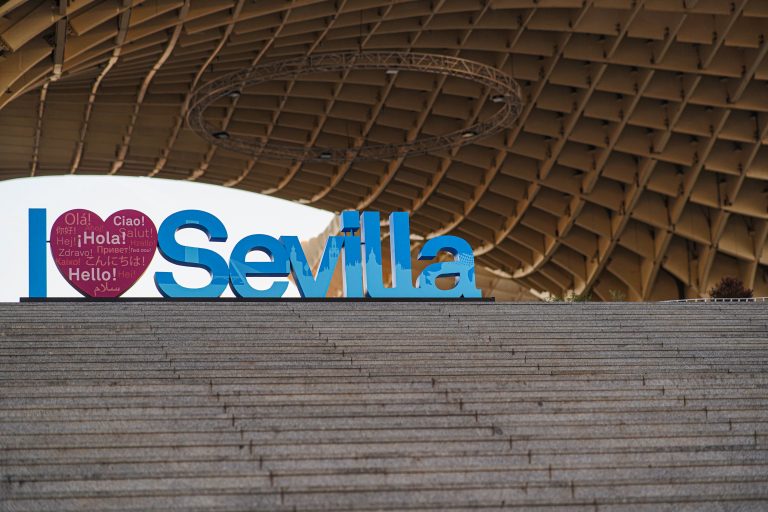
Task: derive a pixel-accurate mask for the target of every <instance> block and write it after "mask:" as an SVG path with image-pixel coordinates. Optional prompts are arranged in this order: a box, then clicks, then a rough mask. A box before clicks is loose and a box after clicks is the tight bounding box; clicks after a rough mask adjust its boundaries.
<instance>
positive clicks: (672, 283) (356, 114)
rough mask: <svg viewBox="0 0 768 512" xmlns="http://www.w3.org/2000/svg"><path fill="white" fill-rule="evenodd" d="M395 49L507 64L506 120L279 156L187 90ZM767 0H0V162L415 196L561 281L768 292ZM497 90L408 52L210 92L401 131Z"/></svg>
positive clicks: (349, 128) (264, 107)
mask: <svg viewBox="0 0 768 512" xmlns="http://www.w3.org/2000/svg"><path fill="white" fill-rule="evenodd" d="M360 50H362V51H373V50H401V51H408V50H412V51H419V52H431V53H441V54H446V55H451V56H459V57H462V58H466V59H471V60H474V61H478V62H482V63H485V64H490V65H493V66H495V67H497V68H498V69H500V70H503V71H504V72H505V73H508V74H510V75H512V76H513V77H514V78H515V79H516V80H517V82H518V83H519V85H520V86H521V87H522V89H523V96H524V99H525V107H524V109H523V113H522V115H521V116H520V119H519V122H518V123H517V125H516V126H514V127H512V128H509V129H507V130H505V131H504V132H503V133H501V134H498V135H494V136H492V137H489V138H487V139H483V140H481V141H479V142H476V143H473V144H470V145H467V146H464V147H462V148H460V149H457V150H454V151H448V152H445V153H443V154H431V155H427V156H417V157H412V158H406V159H397V160H394V161H361V162H353V163H351V164H349V163H344V164H338V165H337V164H332V163H324V162H307V163H293V164H292V163H291V162H286V163H282V164H281V163H279V162H278V163H275V162H264V161H259V160H258V159H256V158H249V157H244V156H240V155H238V154H235V153H228V152H226V151H223V150H220V149H216V148H214V147H211V146H208V145H207V144H206V143H205V142H204V141H202V140H201V139H200V138H198V137H197V136H196V135H195V134H194V133H193V132H192V131H191V130H189V129H188V128H187V126H186V125H185V123H184V115H185V110H186V101H187V100H188V99H189V98H190V93H191V91H192V90H193V89H194V88H196V87H198V86H200V85H202V84H204V83H206V82H208V81H209V80H212V79H214V78H216V77H219V76H222V75H224V74H226V73H229V72H232V71H234V70H237V69H239V68H242V67H245V66H251V65H254V64H258V63H264V62H270V61H272V60H275V59H285V58H293V57H297V56H302V55H308V54H310V55H311V54H319V53H326V52H341V51H345V52H346V51H360ZM766 53H768V1H766V0H408V1H392V2H388V1H384V0H335V1H328V0H320V1H318V0H296V1H285V0H258V1H246V0H143V1H142V0H60V1H52V0H29V1H23V0H5V1H4V2H2V1H0V178H4V179H8V178H17V177H23V176H40V175H51V174H66V173H73V174H118V175H132V176H156V177H159V178H173V179H187V180H196V181H200V182H205V183H214V184H219V185H224V186H227V187H237V188H241V189H246V190H252V191H256V192H262V193H267V194H274V195H277V196H279V197H283V198H286V199H290V200H294V201H301V202H305V203H309V204H313V205H315V206H317V207H320V208H325V209H329V210H341V209H347V208H358V209H364V208H372V209H378V210H382V211H385V212H386V211H390V210H409V211H411V212H413V215H412V228H413V230H414V232H416V233H418V234H420V235H423V236H426V237H429V236H434V235H438V234H443V233H448V232H452V233H455V234H457V235H459V236H462V237H465V238H466V239H467V240H468V241H469V242H470V243H471V244H472V245H473V246H474V247H476V248H477V254H478V262H479V263H480V264H481V265H483V266H485V267H488V268H490V269H492V270H493V271H494V272H496V273H497V274H498V275H502V276H511V277H514V278H516V279H517V280H518V281H519V282H521V283H522V284H524V285H526V286H529V287H532V288H535V289H538V290H546V291H550V292H552V293H556V294H561V293H563V291H564V290H570V289H573V290H576V291H583V290H589V291H591V292H592V294H593V296H594V297H595V298H602V299H610V298H611V297H612V296H624V297H627V298H629V299H657V298H677V297H680V296H683V295H687V296H698V295H700V294H704V293H706V290H707V288H708V287H710V286H711V285H712V283H713V282H714V281H716V280H717V279H719V278H720V277H721V276H724V275H733V276H738V277H741V278H742V279H743V280H744V281H745V282H746V284H747V285H748V286H752V287H754V288H755V289H756V293H758V294H762V295H768V251H766V250H765V247H766V237H768V149H766V147H765V146H764V142H765V141H766V140H768V59H766ZM492 111H493V102H492V101H491V98H489V94H488V91H487V90H484V89H483V87H482V86H480V85H477V84H473V83H471V82H467V81H462V80H458V79H454V78H448V77H439V76H435V75H431V74H420V73H418V72H400V73H385V72H381V71H352V72H349V73H345V74H326V75H322V74H321V75H317V76H312V77H307V76H303V77H301V78H300V79H297V80H291V81H275V82H272V83H269V84H263V85H262V86H260V87H258V88H255V89H252V90H245V91H243V94H241V95H233V97H231V98H227V99H226V100H225V101H223V102H220V103H218V104H217V105H215V106H214V107H212V108H211V109H209V111H208V112H209V114H210V116H211V117H210V118H209V119H210V120H212V121H215V122H217V123H220V125H221V126H222V129H225V130H228V131H232V132H234V133H250V134H259V135H261V136H263V137H265V138H267V139H269V140H274V141H283V142H290V143H297V142H298V143H304V144H307V145H314V144H324V145H333V146H339V145H340V146H344V145H348V146H350V147H354V146H355V145H359V144H362V143H364V142H373V143H377V142H378V143H398V142H402V141H408V140H412V139H415V138H416V137H419V136H421V135H430V134H439V133H441V132H447V131H452V130H455V129H460V128H461V127H462V126H468V125H470V124H472V123H474V122H476V121H477V120H478V119H482V118H483V116H487V115H488V113H489V112H492Z"/></svg>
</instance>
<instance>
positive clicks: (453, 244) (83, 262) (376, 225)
mask: <svg viewBox="0 0 768 512" xmlns="http://www.w3.org/2000/svg"><path fill="white" fill-rule="evenodd" d="M340 220H341V223H340V225H341V228H340V231H341V233H340V234H339V235H337V236H330V237H328V239H327V240H326V243H325V248H324V250H323V254H322V257H321V260H320V263H319V265H318V268H317V271H316V272H313V271H312V268H311V267H310V265H309V263H308V262H307V258H306V255H305V254H304V250H303V248H302V246H301V243H300V241H299V239H298V238H297V237H295V236H281V237H280V238H275V237H272V236H269V235H264V234H254V235H248V236H246V237H244V238H242V239H241V240H240V241H238V242H237V244H236V245H235V247H234V249H233V250H232V253H231V254H230V257H229V261H227V260H226V259H225V258H224V257H222V256H221V255H220V254H219V253H218V252H216V251H215V250H213V249H212V248H205V247H189V246H186V245H182V244H181V243H179V242H178V241H177V240H176V233H178V232H179V231H181V230H185V229H196V230H199V231H202V232H203V233H204V234H205V235H206V236H207V238H208V240H209V241H210V242H211V243H212V245H213V246H215V244H216V243H221V242H225V241H227V239H228V233H227V229H226V227H225V226H224V224H223V223H222V222H221V221H220V220H219V219H218V218H217V217H216V216H214V215H212V214H210V213H207V212H204V211H201V210H185V211H180V212H177V213H174V214H172V215H170V216H169V217H167V218H166V219H165V220H164V221H163V223H162V224H161V225H160V228H159V229H158V230H157V231H155V227H154V224H153V223H152V221H151V220H150V219H149V217H147V216H146V215H144V214H142V213H140V212H137V211H135V210H122V211H120V212H116V213H114V214H113V215H112V216H110V217H109V218H108V219H107V220H106V221H102V220H101V218H99V217H98V215H96V214H94V213H92V212H89V211H87V210H72V211H70V212H66V213H65V214H63V215H62V216H60V217H59V218H58V219H57V220H56V221H55V222H54V225H53V228H52V229H51V234H50V235H51V241H50V244H51V251H52V253H53V256H54V261H55V262H56V264H57V266H58V268H59V270H60V271H61V273H62V275H63V276H64V278H65V279H67V280H68V281H69V282H70V284H72V285H73V286H74V287H75V288H76V289H78V290H79V291H80V292H81V293H83V294H84V295H87V296H90V297H117V296H119V295H121V294H122V293H124V292H125V291H126V290H127V289H128V288H130V286H132V285H133V284H134V283H135V282H136V281H137V280H138V279H139V277H140V276H141V275H142V274H143V272H144V270H145V269H146V268H147V266H148V265H149V262H150V261H151V259H152V256H153V255H154V252H155V249H156V248H158V249H159V250H160V254H161V255H162V256H163V257H164V258H165V259H166V260H168V261H169V262H171V263H174V264H176V265H180V266H185V267H196V268H200V269H204V270H206V271H207V272H208V274H209V275H210V281H209V282H208V284H206V285H205V286H202V287H198V288H190V287H186V286H183V285H181V284H179V283H178V281H177V280H176V279H175V277H174V275H173V272H156V273H155V275H154V281H155V285H156V287H157V289H158V290H159V292H160V293H161V294H162V295H163V296H165V297H170V298H215V297H219V296H220V295H221V294H222V293H223V292H224V290H225V289H226V288H227V287H228V286H229V287H231V288H232V291H233V292H234V293H235V295H237V296H238V297H244V298H278V297H282V295H283V294H284V293H285V291H286V289H287V288H288V282H286V281H284V280H283V281H274V282H272V284H271V285H270V286H268V287H267V288H265V289H258V288H255V287H254V286H253V285H252V284H251V283H250V282H249V280H248V278H255V277H262V278H263V277H272V278H285V277H288V276H289V275H290V276H292V277H293V280H294V282H295V284H296V287H297V288H298V290H299V293H300V294H301V296H302V297H307V298H323V297H326V295H327V293H328V289H329V287H330V284H331V279H332V277H333V273H334V270H335V269H336V268H337V266H338V265H339V264H340V265H341V272H342V277H343V291H344V296H345V297H351V298H362V297H371V298H392V299H395V298H425V299H427V298H460V297H467V298H478V297H480V296H481V292H480V290H479V289H477V286H476V283H475V262H474V255H473V253H472V248H471V247H470V245H469V244H468V243H467V242H466V241H465V240H463V239H461V238H458V237H456V236H440V237H436V238H433V239H430V240H428V241H427V242H426V243H425V244H424V245H423V246H422V247H421V249H420V251H419V252H418V255H417V258H418V259H419V260H423V261H432V263H430V264H428V265H427V266H426V267H425V268H424V269H423V270H422V271H421V273H420V274H419V275H418V276H417V277H416V279H415V282H414V274H413V268H412V261H411V236H410V226H409V218H408V214H407V213H405V212H394V213H392V214H391V215H390V216H389V246H390V247H389V249H390V259H391V268H390V274H391V286H386V285H385V280H384V268H383V266H382V243H381V240H382V238H381V223H380V214H379V213H378V212H371V211H366V212H363V213H362V214H360V213H358V212H356V211H345V212H342V213H341V219H340ZM29 221H30V222H29V226H30V238H29V240H30V252H29V254H30V267H29V268H30V297H45V296H46V295H47V281H46V276H45V262H46V254H47V253H46V247H45V246H46V236H47V233H46V211H45V210H44V209H31V210H30V215H29ZM256 252H260V253H263V254H265V255H266V256H267V257H266V258H263V259H265V260H267V261H247V260H246V257H247V256H249V255H250V254H251V253H256ZM440 253H445V255H446V256H448V258H447V259H448V261H437V259H438V255H439V254H440ZM443 259H445V258H443ZM340 260H341V261H340ZM440 278H448V281H446V282H447V283H449V284H450V282H451V281H453V282H452V284H453V286H451V287H449V288H446V287H445V285H444V286H442V287H439V286H438V279H440Z"/></svg>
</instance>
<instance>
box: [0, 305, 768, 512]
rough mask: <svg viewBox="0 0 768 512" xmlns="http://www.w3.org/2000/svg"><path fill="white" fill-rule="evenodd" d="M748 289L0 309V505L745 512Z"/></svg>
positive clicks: (767, 392)
mask: <svg viewBox="0 0 768 512" xmlns="http://www.w3.org/2000/svg"><path fill="white" fill-rule="evenodd" d="M767 363H768V307H766V305H765V304H762V305H760V304H741V305H726V304H699V305H684V304H542V303H537V304H521V303H509V304H504V303H497V304H493V303H296V302H291V303H245V302H218V303H217V302H213V303H180V302H174V303H164V302H129V303H25V304H0V510H3V511H31V510H56V511H75V510H77V511H80V510H94V511H95V510H185V511H187V510H192V511H193V510H216V511H218V510H220V511H224V510H226V511H238V510H280V511H283V510H285V511H293V510H296V511H311V510H420V511H422V510H423V511H427V510H435V511H436V510H486V509H505V508H517V509H533V508H535V509H536V510H585V511H586V510H588V511H595V510H598V511H609V510H643V511H645V510H648V511H656V510H670V511H678V510H766V509H768V364H767Z"/></svg>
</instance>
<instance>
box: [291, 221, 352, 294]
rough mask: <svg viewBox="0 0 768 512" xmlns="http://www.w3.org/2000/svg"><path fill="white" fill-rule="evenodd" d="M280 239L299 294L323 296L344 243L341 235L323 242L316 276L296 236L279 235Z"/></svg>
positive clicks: (329, 284) (329, 283)
mask: <svg viewBox="0 0 768 512" xmlns="http://www.w3.org/2000/svg"><path fill="white" fill-rule="evenodd" d="M280 241H281V242H282V243H283V245H285V248H286V250H287V251H288V256H289V258H290V260H291V273H292V274H293V280H294V282H295V283H296V288H298V289H299V294H300V295H301V296H302V297H305V298H324V297H325V296H326V294H327V293H328V288H329V287H330V286H331V278H332V277H333V271H334V269H335V268H336V265H337V264H338V262H339V256H340V255H341V248H342V246H343V245H344V237H343V236H330V237H328V240H327V241H326V242H325V250H324V251H323V258H322V260H321V261H320V266H319V267H318V269H317V276H314V277H313V276H312V268H311V267H310V266H309V263H307V257H306V255H305V254H304V249H302V247H301V242H299V239H298V237H295V236H281V237H280Z"/></svg>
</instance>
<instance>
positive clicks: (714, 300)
mask: <svg viewBox="0 0 768 512" xmlns="http://www.w3.org/2000/svg"><path fill="white" fill-rule="evenodd" d="M661 302H664V303H679V304H684V303H688V302H690V303H696V302H768V297H753V298H750V299H713V298H702V299H679V300H663V301H661Z"/></svg>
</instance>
